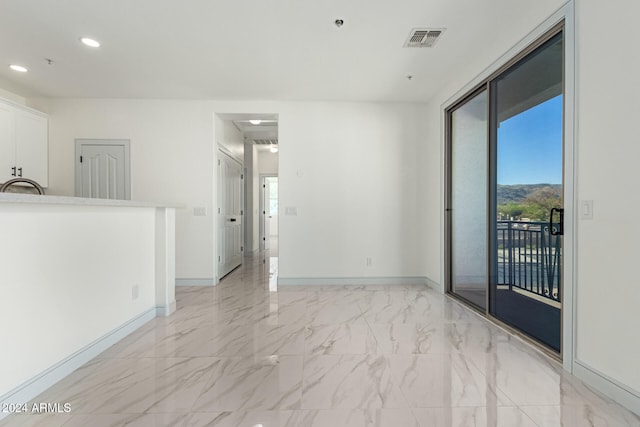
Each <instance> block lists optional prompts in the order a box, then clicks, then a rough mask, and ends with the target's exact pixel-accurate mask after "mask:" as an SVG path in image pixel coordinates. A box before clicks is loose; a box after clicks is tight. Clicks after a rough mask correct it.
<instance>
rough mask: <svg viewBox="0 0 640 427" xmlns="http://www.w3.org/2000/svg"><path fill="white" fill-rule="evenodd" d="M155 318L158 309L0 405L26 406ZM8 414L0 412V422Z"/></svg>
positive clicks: (17, 390)
mask: <svg viewBox="0 0 640 427" xmlns="http://www.w3.org/2000/svg"><path fill="white" fill-rule="evenodd" d="M154 317H156V309H155V308H152V309H150V310H148V311H146V312H144V313H142V314H141V315H139V316H137V317H135V318H133V319H131V320H129V321H128V322H126V323H124V324H123V325H121V326H119V327H118V328H116V329H114V330H113V331H111V332H109V333H107V334H106V335H104V336H102V337H101V338H98V339H97V340H95V341H94V342H92V343H91V344H89V345H87V346H85V347H84V348H82V349H80V350H78V351H77V352H75V353H73V354H72V355H70V356H69V357H67V358H66V359H64V360H62V361H60V362H58V363H56V364H55V365H53V366H52V367H50V368H49V369H47V370H46V371H44V372H42V373H40V374H38V375H37V376H35V377H34V378H32V379H30V380H29V381H27V382H25V383H24V384H21V385H20V386H18V387H16V388H15V389H13V390H11V391H10V392H8V393H6V394H5V395H3V396H0V405H3V404H5V403H6V404H10V403H27V402H29V401H30V400H31V399H33V398H35V397H36V396H38V395H39V394H41V393H42V392H44V391H45V390H46V389H48V388H49V387H51V386H52V385H54V384H55V383H57V382H58V381H60V380H61V379H63V378H64V377H66V376H67V375H69V374H70V373H72V372H73V371H75V370H76V369H78V368H80V367H81V366H83V365H84V364H85V363H87V362H88V361H90V360H91V359H93V358H94V357H96V356H97V355H99V354H100V353H102V352H103V351H105V350H106V349H107V348H109V347H111V346H112V345H113V344H115V343H117V342H118V341H120V340H121V339H123V338H124V337H126V336H127V335H129V334H130V333H132V332H133V331H135V330H136V329H138V328H139V327H141V326H142V325H144V324H145V323H147V322H149V321H150V320H151V319H153V318H154ZM7 415H9V414H8V413H2V412H1V411H0V419H2V418H4V417H5V416H7Z"/></svg>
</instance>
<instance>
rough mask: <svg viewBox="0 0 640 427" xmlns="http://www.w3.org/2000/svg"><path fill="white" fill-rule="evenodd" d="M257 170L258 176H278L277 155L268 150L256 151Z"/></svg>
mask: <svg viewBox="0 0 640 427" xmlns="http://www.w3.org/2000/svg"><path fill="white" fill-rule="evenodd" d="M258 169H259V171H260V175H278V153H272V152H271V151H268V150H259V151H258Z"/></svg>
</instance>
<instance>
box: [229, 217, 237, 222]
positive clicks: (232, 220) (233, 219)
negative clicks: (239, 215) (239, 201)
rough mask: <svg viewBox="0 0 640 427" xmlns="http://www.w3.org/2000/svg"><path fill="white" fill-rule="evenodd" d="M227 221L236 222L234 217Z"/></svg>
mask: <svg viewBox="0 0 640 427" xmlns="http://www.w3.org/2000/svg"><path fill="white" fill-rule="evenodd" d="M229 221H231V222H236V221H237V220H236V219H235V218H231V219H230V220H229Z"/></svg>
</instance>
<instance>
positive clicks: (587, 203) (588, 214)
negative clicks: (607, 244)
mask: <svg viewBox="0 0 640 427" xmlns="http://www.w3.org/2000/svg"><path fill="white" fill-rule="evenodd" d="M580 218H582V219H587V220H588V219H593V200H582V201H580Z"/></svg>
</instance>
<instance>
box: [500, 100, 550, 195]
mask: <svg viewBox="0 0 640 427" xmlns="http://www.w3.org/2000/svg"><path fill="white" fill-rule="evenodd" d="M543 183H544V184H561V183H562V95H558V96H556V97H555V98H551V99H550V100H548V101H546V102H543V103H542V104H539V105H536V106H535V107H533V108H531V109H529V110H527V111H524V112H522V113H520V114H518V115H517V116H514V117H511V118H510V119H508V120H505V121H504V122H502V123H501V124H500V127H499V128H498V184H507V185H511V184H543Z"/></svg>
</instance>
